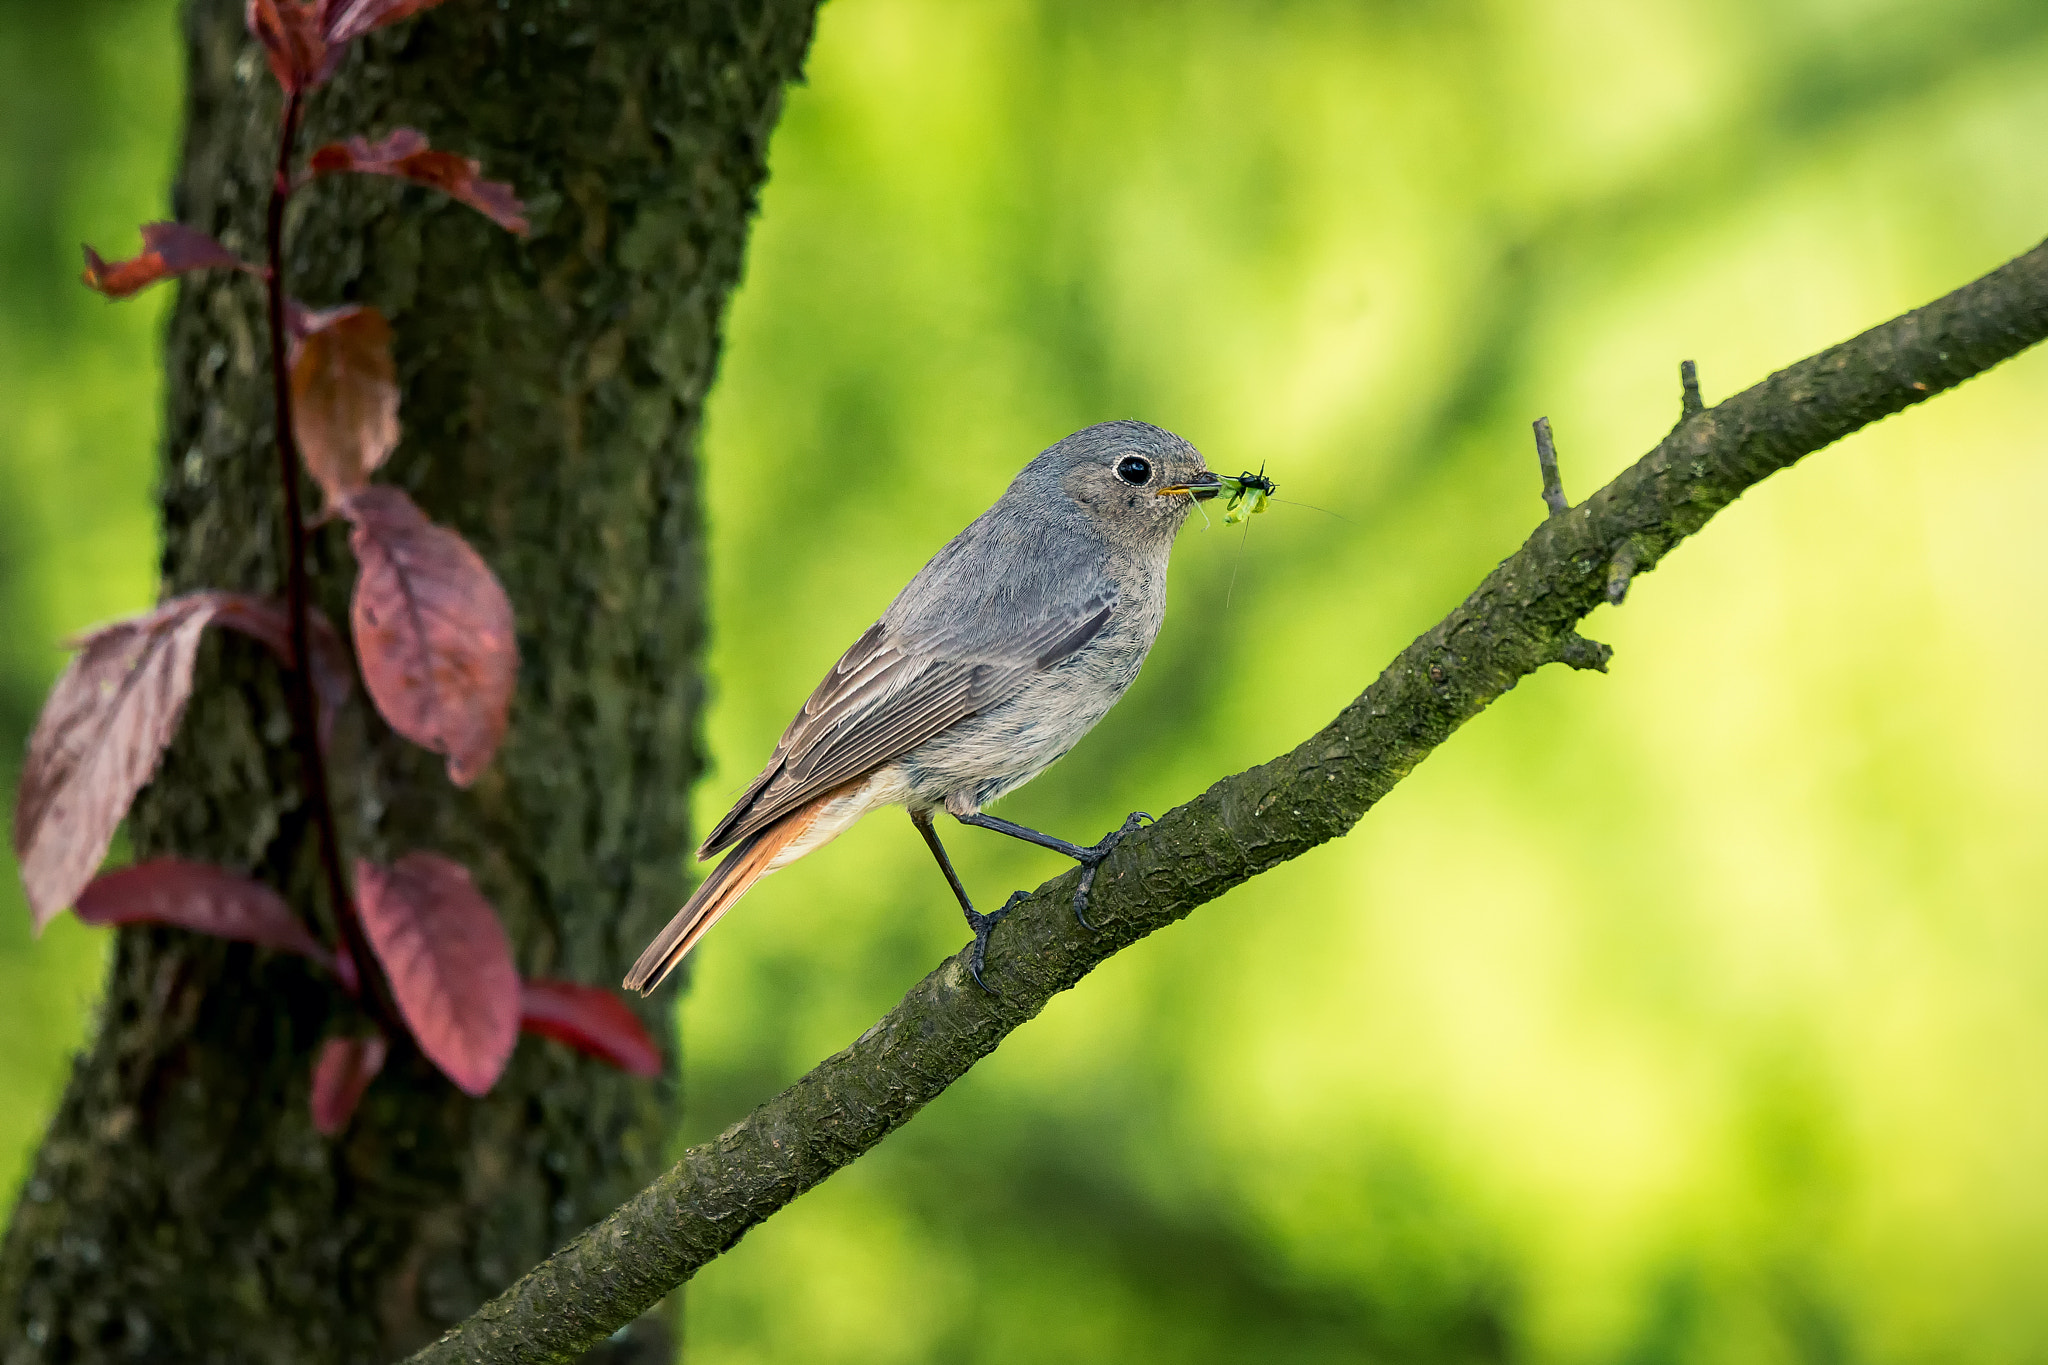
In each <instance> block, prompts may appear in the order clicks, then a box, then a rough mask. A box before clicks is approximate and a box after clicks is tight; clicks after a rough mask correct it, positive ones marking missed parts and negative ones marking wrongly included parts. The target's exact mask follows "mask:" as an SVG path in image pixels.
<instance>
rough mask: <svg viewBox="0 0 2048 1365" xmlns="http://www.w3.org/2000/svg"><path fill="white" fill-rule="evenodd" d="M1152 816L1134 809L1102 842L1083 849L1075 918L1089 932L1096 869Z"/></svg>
mask: <svg viewBox="0 0 2048 1365" xmlns="http://www.w3.org/2000/svg"><path fill="white" fill-rule="evenodd" d="M1151 818H1152V815H1151V813H1150V812H1149V811H1142V810H1134V811H1132V812H1131V813H1130V814H1129V815H1126V816H1125V817H1124V822H1123V823H1122V824H1121V825H1118V826H1117V827H1116V828H1115V829H1113V830H1111V831H1110V832H1109V833H1108V834H1105V835H1103V836H1102V840H1101V842H1099V843H1097V844H1096V845H1095V846H1094V847H1093V848H1084V849H1082V850H1081V854H1082V857H1081V881H1080V884H1079V885H1078V886H1076V887H1075V888H1074V918H1075V919H1077V920H1079V921H1080V922H1081V927H1082V928H1083V929H1086V930H1087V931H1088V932H1089V933H1091V934H1092V933H1094V932H1095V925H1094V924H1093V923H1091V922H1090V921H1089V919H1088V893H1089V892H1091V891H1093V890H1094V889H1095V872H1096V869H1097V868H1099V867H1101V866H1102V863H1103V860H1104V859H1106V858H1108V857H1109V855H1110V854H1112V853H1114V852H1116V846H1117V845H1118V844H1120V843H1122V842H1123V841H1124V837H1125V836H1126V835H1128V834H1130V833H1132V832H1133V831H1135V830H1137V829H1138V828H1139V827H1140V826H1142V825H1143V824H1144V823H1145V822H1146V821H1147V820H1150V819H1151Z"/></svg>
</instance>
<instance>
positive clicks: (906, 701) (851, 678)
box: [697, 590, 1114, 858]
mask: <svg viewBox="0 0 2048 1365" xmlns="http://www.w3.org/2000/svg"><path fill="white" fill-rule="evenodd" d="M1113 606H1114V594H1113V593H1111V592H1109V591H1107V590H1104V591H1099V592H1094V593H1091V594H1089V595H1088V596H1087V597H1085V598H1083V599H1082V600H1081V601H1079V602H1076V603H1073V604H1072V605H1070V606H1068V607H1066V608H1065V609H1063V610H1056V611H1042V612H1027V613H1023V615H1024V617H1025V619H1023V620H1016V619H1014V618H1013V620H1012V622H1011V626H1010V628H1009V629H1005V630H1001V631H994V632H992V631H990V630H989V629H987V627H986V625H982V626H981V627H979V628H977V629H973V630H972V631H971V632H969V631H957V632H940V633H936V634H935V633H931V632H924V631H910V632H905V631H903V630H902V628H901V627H894V626H892V622H891V619H890V618H889V617H886V616H885V617H884V618H883V619H882V620H880V621H877V622H876V623H875V624H874V625H872V626H870V627H869V628H868V629H867V631H866V633H864V634H863V635H862V636H861V637H860V639H858V640H856V641H854V643H853V648H851V649H849V650H847V651H846V653H845V654H844V655H842V656H841V657H840V660H839V662H838V663H836V664H834V665H833V666H832V671H831V672H829V673H827V674H826V675H825V680H824V681H823V682H821V683H819V684H818V687H817V690H816V691H814V692H812V693H811V696H810V700H809V701H806V702H805V703H804V708H803V710H802V711H800V712H798V713H797V717H796V719H795V720H793V721H791V722H790V724H789V729H787V730H785V731H784V732H783V735H782V741H781V743H779V744H777V745H776V746H775V756H774V757H773V758H771V759H770V760H769V761H768V766H767V767H766V768H764V769H763V770H762V772H761V775H760V776H759V777H757V778H755V779H754V782H753V785H752V786H750V787H748V788H747V791H746V793H745V794H744V795H742V796H741V797H740V799H739V801H738V802H737V803H736V804H735V805H734V806H733V808H732V809H731V810H730V811H728V812H727V813H726V816H725V818H724V819H723V820H720V821H719V822H718V824H717V826H716V827H714V828H713V829H712V831H711V834H710V837H708V838H706V839H705V841H704V846H703V847H702V848H700V849H698V850H697V856H698V857H699V858H709V857H711V856H712V855H714V854H716V853H717V852H718V851H719V850H721V849H723V848H726V847H728V846H730V845H732V844H734V843H737V842H738V841H739V840H741V839H744V838H746V837H747V836H748V835H750V834H753V833H755V832H756V831H758V830H762V829H765V828H767V827H768V826H769V825H771V824H773V823H774V822H775V821H776V820H778V819H780V818H781V817H782V816H784V815H786V814H788V813H789V812H790V811H792V810H795V809H796V808H797V807H799V806H801V805H803V804H804V803H805V802H806V801H808V800H810V799H811V798H812V797H814V796H817V795H818V794H819V793H821V792H825V791H829V790H830V789H832V788H833V787H836V786H839V785H841V784H842V783H845V782H849V781H852V780H853V779H855V778H857V777H862V776H865V775H866V774H868V773H870V772H872V771H874V770H875V769H876V768H878V767H880V766H882V765H883V764H884V763H887V762H889V761H890V760H891V759H894V758H898V757H901V756H902V755H903V754H906V753H908V752H909V751H910V750H912V749H915V748H916V747H917V746H918V745H920V744H922V743H924V742H925V741H926V740H928V739H930V738H932V737H933V736H934V735H937V734H939V733H940V732H941V731H943V730H945V729H947V728H948V727H949V726H952V725H955V724H958V723H959V722H960V721H962V720H965V719H966V718H967V717H969V716H971V715H973V714H975V713H976V712H977V711H981V710H985V709H986V708H988V707H990V706H993V705H995V704H996V703H998V702H1000V701H1002V700H1004V699H1005V698H1007V697H1009V696H1010V695H1011V694H1012V693H1014V692H1015V691H1016V690H1017V689H1018V688H1019V687H1021V686H1022V685H1023V684H1024V683H1025V682H1026V681H1027V680H1028V679H1030V678H1031V677H1033V676H1035V675H1036V674H1038V673H1041V672H1043V671H1045V670H1046V669H1048V668H1051V667H1053V666H1054V665H1055V664H1057V663H1059V662H1060V660H1062V659H1065V658H1066V657H1067V656H1069V655H1071V654H1072V653H1074V651H1076V650H1078V649H1080V648H1081V647H1082V646H1083V645H1085V644H1087V643H1088V641H1090V640H1092V639H1093V638H1095V636H1096V635H1097V634H1098V633H1099V632H1100V631H1101V630H1102V628H1103V626H1105V625H1107V624H1108V623H1109V616H1110V611H1111V609H1112V607H1113ZM1034 617H1035V618H1036V619H1032V618H1034Z"/></svg>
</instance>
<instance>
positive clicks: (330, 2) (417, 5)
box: [325, 0, 441, 46]
mask: <svg viewBox="0 0 2048 1365" xmlns="http://www.w3.org/2000/svg"><path fill="white" fill-rule="evenodd" d="M440 3H441V0H326V4H325V10H326V26H327V41H328V42H330V43H333V44H335V45H336V46H339V45H341V44H342V43H346V42H350V41H353V40H354V39H357V38H360V37H362V36H363V35H364V34H365V33H368V32H369V31H370V30H372V29H379V28H383V27H384V26H385V25H386V24H395V23H397V22H398V21H399V20H401V19H410V18H411V17H412V16H413V15H415V14H418V13H419V12H420V11H421V10H428V9H432V8H433V7H434V6H436V5H438V4H440Z"/></svg>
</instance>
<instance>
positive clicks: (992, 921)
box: [910, 810, 1025, 995]
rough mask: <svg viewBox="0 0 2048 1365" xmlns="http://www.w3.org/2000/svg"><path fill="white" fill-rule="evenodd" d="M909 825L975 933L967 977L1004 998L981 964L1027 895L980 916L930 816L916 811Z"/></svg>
mask: <svg viewBox="0 0 2048 1365" xmlns="http://www.w3.org/2000/svg"><path fill="white" fill-rule="evenodd" d="M910 823H911V824H913V825H916V826H917V832H918V833H919V834H922V835H923V836H924V841H925V843H927V844H928V845H930V846H931V850H932V856H933V857H934V858H937V859H938V860H939V871H941V872H943V873H945V874H946V884H947V885H948V886H950V887H952V888H953V895H954V897H955V898H956V899H958V900H959V902H960V910H961V913H963V914H965V915H966V916H967V927H968V928H970V929H972V930H973V931H974V948H973V951H971V952H969V953H968V954H967V971H968V973H969V974H970V975H971V976H973V977H974V984H975V985H977V986H979V987H981V988H982V989H983V990H984V991H988V993H989V994H990V995H1001V994H1002V992H1001V991H998V990H991V989H990V987H989V984H988V982H986V981H983V980H982V979H981V967H982V963H983V962H984V961H986V960H987V957H988V936H989V935H990V934H992V933H994V932H995V927H996V926H997V925H998V924H1001V923H1002V922H1003V919H1004V917H1005V916H1007V915H1008V914H1009V913H1010V907H1011V906H1013V905H1015V904H1016V903H1017V902H1018V900H1019V899H1021V898H1022V897H1023V896H1024V895H1025V893H1024V892H1022V891H1019V892H1018V893H1017V894H1016V895H1014V896H1012V897H1010V899H1009V900H1007V901H1005V902H1003V908H1002V909H1000V910H998V911H996V912H995V913H994V914H993V915H984V914H981V913H979V912H978V911H976V910H975V908H974V902H973V901H970V900H968V899H967V888H966V887H964V886H962V885H960V874H959V873H957V872H955V871H954V870H953V860H952V859H951V858H948V857H947V856H946V846H945V845H944V844H941V843H940V842H939V832H938V831H937V830H936V829H933V828H932V816H931V812H930V811H916V810H914V811H912V812H910Z"/></svg>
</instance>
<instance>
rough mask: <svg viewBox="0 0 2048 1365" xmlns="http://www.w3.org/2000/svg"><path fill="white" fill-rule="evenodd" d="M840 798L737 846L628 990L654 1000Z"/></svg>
mask: <svg viewBox="0 0 2048 1365" xmlns="http://www.w3.org/2000/svg"><path fill="white" fill-rule="evenodd" d="M837 795H839V793H838V792H837V791H832V792H827V793H826V794H825V795H824V796H821V797H819V798H818V799H817V800H815V801H811V802H807V803H806V804H804V805H801V806H798V807H797V808H796V809H795V810H793V811H791V812H790V813H789V814H787V815H785V816H783V817H782V818H781V819H780V820H777V821H776V822H775V823H774V824H772V825H770V826H768V828H766V829H764V830H762V831H761V832H760V833H758V834H754V835H751V836H749V837H748V838H746V839H744V840H742V841H741V842H740V843H738V844H736V845H734V847H733V850H732V852H730V853H728V854H726V855H725V861H724V862H722V863H720V864H719V865H718V866H717V867H715V868H713V869H712V870H711V875H710V876H708V877H706V878H705V879H704V880H703V882H702V883H701V884H700V885H699V886H698V887H697V890H696V892H695V894H693V895H692V896H691V897H690V899H689V901H688V902H687V903H685V904H684V906H683V908H682V909H680V910H678V911H676V916H675V918H674V919H672V920H670V921H669V922H668V927H667V928H666V929H663V930H662V931H661V932H660V933H659V934H656V935H655V936H654V942H652V943H650V944H648V945H647V951H646V952H644V953H642V954H640V960H639V961H638V962H635V963H634V964H633V970H632V971H630V972H627V973H626V989H627V990H629V991H639V992H640V993H641V994H642V995H649V994H652V993H653V991H654V988H655V987H656V986H659V985H660V984H661V983H662V979H663V978H665V977H666V976H667V975H668V974H669V973H670V972H672V971H674V970H675V969H676V967H677V965H678V964H680V963H681V962H682V960H683V959H684V958H685V957H687V956H689V953H690V949H692V948H694V947H696V946H697V940H698V939H700V938H703V937H704V935H705V934H706V933H708V932H709V931H710V929H711V926H712V925H714V924H716V923H718V921H719V917H720V916H722V915H724V914H725V912H726V911H728V910H730V909H732V908H733V906H735V905H737V904H738V903H739V899H740V897H742V896H744V895H746V894H747V889H748V888H749V887H751V886H753V884H754V883H755V882H757V881H759V880H761V877H762V875H763V874H764V873H766V872H767V871H768V865H769V864H770V863H772V862H774V861H775V855H776V854H778V853H780V852H782V850H783V849H785V848H787V847H788V846H789V845H790V844H792V843H794V842H796V840H798V839H800V838H802V837H803V834H804V831H805V830H808V829H809V828H810V827H811V822H812V821H814V820H816V819H817V818H818V814H819V812H821V811H822V810H824V808H825V805H826V803H827V802H829V801H830V800H831V799H832V798H833V797H835V796H837Z"/></svg>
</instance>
